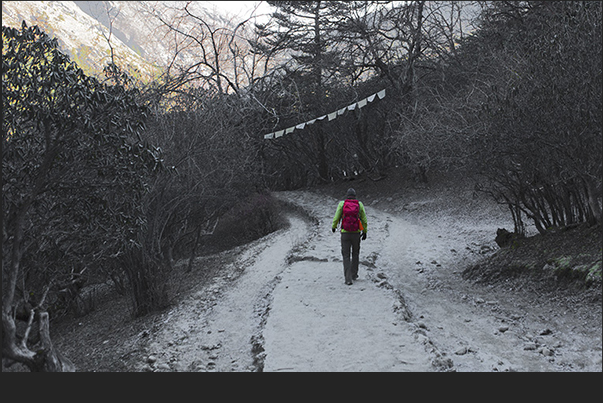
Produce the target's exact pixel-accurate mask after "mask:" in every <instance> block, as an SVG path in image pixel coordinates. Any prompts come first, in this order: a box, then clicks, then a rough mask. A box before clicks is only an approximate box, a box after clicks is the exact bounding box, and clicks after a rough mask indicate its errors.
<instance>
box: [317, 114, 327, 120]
mask: <svg viewBox="0 0 603 403" xmlns="http://www.w3.org/2000/svg"><path fill="white" fill-rule="evenodd" d="M326 117H327V115H322V116H321V117H319V118H316V120H323V119H324V118H326Z"/></svg>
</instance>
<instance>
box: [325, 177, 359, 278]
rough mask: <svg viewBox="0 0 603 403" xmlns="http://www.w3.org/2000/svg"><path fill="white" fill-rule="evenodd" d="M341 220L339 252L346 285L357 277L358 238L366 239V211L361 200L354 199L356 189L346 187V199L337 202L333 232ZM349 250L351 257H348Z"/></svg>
mask: <svg viewBox="0 0 603 403" xmlns="http://www.w3.org/2000/svg"><path fill="white" fill-rule="evenodd" d="M339 221H341V254H342V255H343V275H344V277H345V283H346V284H347V285H351V284H352V280H356V279H357V278H358V259H359V256H360V239H362V240H363V241H364V240H365V239H366V230H367V229H366V227H367V222H366V212H365V210H364V205H363V204H362V202H360V201H358V199H356V191H355V190H354V189H352V188H350V189H348V191H347V194H346V199H345V200H343V201H340V202H339V205H338V206H337V211H336V212H335V217H333V225H332V226H331V229H332V230H333V232H335V230H336V229H337V225H338V224H339ZM350 252H351V259H350Z"/></svg>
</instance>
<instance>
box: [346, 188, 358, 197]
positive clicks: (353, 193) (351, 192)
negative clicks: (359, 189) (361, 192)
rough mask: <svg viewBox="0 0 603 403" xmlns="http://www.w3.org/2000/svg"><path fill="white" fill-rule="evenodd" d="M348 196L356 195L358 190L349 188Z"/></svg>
mask: <svg viewBox="0 0 603 403" xmlns="http://www.w3.org/2000/svg"><path fill="white" fill-rule="evenodd" d="M346 197H356V191H355V190H354V189H352V188H349V189H348V192H347V193H346Z"/></svg>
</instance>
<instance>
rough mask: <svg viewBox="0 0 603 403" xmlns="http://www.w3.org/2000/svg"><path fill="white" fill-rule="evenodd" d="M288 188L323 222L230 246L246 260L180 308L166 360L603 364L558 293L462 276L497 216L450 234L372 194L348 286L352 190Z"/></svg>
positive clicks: (433, 366) (171, 318)
mask: <svg viewBox="0 0 603 403" xmlns="http://www.w3.org/2000/svg"><path fill="white" fill-rule="evenodd" d="M275 196H276V197H278V198H280V199H282V200H284V201H287V202H289V203H292V204H294V205H296V206H298V207H301V208H302V209H303V210H304V211H306V212H307V213H308V214H309V215H310V216H311V217H312V219H311V220H307V219H304V218H302V217H301V216H300V215H298V214H296V213H292V214H291V215H290V216H289V219H290V222H291V226H290V228H287V229H282V230H279V231H277V232H275V233H273V234H270V235H268V236H267V237H264V238H262V239H259V240H257V241H255V242H252V243H250V244H248V245H245V246H243V247H242V248H239V249H237V250H235V251H228V252H226V253H229V254H233V253H234V255H233V256H237V259H236V261H235V262H234V263H233V264H231V265H230V266H229V267H227V268H226V269H225V270H223V271H221V272H220V275H219V276H218V277H217V278H215V279H214V280H213V282H211V283H209V284H203V285H201V286H200V287H199V289H198V290H196V291H195V292H193V293H192V294H191V295H189V296H188V297H187V298H185V299H184V300H182V301H181V303H180V304H179V305H178V306H177V307H175V308H174V309H172V310H171V311H170V312H169V313H168V314H166V316H165V319H164V320H163V323H162V324H161V326H160V329H159V330H158V331H157V332H155V333H154V334H153V336H152V337H151V338H150V340H149V344H148V346H147V351H148V352H149V353H150V354H151V355H153V357H154V358H153V360H154V361H153V368H155V369H154V370H160V371H220V372H230V371H237V372H238V371H265V372H281V371H283V372H285V371H290V372H318V371H320V372H346V371H350V372H352V371H353V372H370V371H381V372H387V371H396V372H404V371H412V372H432V371H459V372H461V371H471V372H492V371H494V372H496V371H559V370H561V371H565V370H570V371H571V370H574V369H576V368H577V369H582V370H584V369H586V370H592V369H593V368H594V370H600V367H601V350H600V347H597V346H600V342H601V337H600V335H599V336H596V335H595V336H593V335H591V334H588V333H585V334H584V335H582V334H577V333H576V332H574V329H575V327H572V326H571V323H575V318H572V317H570V316H568V319H567V323H568V324H569V325H567V326H566V325H565V322H566V319H565V318H564V317H557V318H549V316H550V312H551V310H550V309H549V308H548V306H547V305H546V304H543V305H542V307H540V308H539V309H537V307H535V306H532V305H530V301H529V300H528V299H514V297H513V296H512V295H507V293H505V292H504V290H501V291H502V292H495V291H494V290H490V289H485V288H480V287H475V286H473V285H471V284H469V283H467V282H465V281H463V280H462V279H461V278H460V274H459V270H462V268H464V267H466V265H467V264H468V263H469V261H470V260H471V259H474V258H479V257H480V253H479V251H480V250H481V249H482V248H483V246H484V244H483V242H482V241H483V239H485V238H487V237H488V234H493V233H495V229H496V224H498V223H497V222H486V221H483V220H482V221H479V222H478V223H477V224H476V223H472V222H468V223H465V224H463V225H461V226H457V227H455V231H446V230H443V227H442V225H441V224H442V223H441V222H436V223H435V224H434V223H433V222H421V223H417V222H409V221H406V220H404V219H402V218H401V216H400V215H398V214H395V213H392V214H390V213H389V212H387V211H380V210H377V209H373V208H371V205H370V202H369V203H367V202H365V207H366V210H367V216H368V223H369V224H368V225H369V227H368V229H369V232H368V234H369V235H368V238H367V240H366V241H363V242H362V244H361V250H360V269H359V279H358V280H357V281H355V282H354V284H353V285H351V286H348V285H345V284H344V277H343V265H342V258H341V251H340V235H339V233H335V234H333V233H332V232H331V230H330V226H331V219H332V216H333V214H334V212H335V209H336V206H337V202H338V200H336V199H333V198H331V197H328V196H325V195H322V194H319V193H316V192H304V191H296V192H279V193H277V194H275ZM446 228H448V227H446ZM459 228H461V229H460V230H459ZM443 235H444V236H443ZM566 314H567V315H570V314H569V313H566ZM566 314H564V315H566ZM555 326H556V327H555ZM551 327H555V329H556V330H555V333H554V334H553V336H551V332H550V331H549V329H550V328H551ZM543 330H545V332H544V333H543V334H544V336H540V335H539V333H540V332H542V331H543ZM593 337H595V338H596V340H593ZM597 337H598V339H597ZM597 343H598V345H597ZM593 345H594V347H593ZM143 370H144V369H143ZM147 370H148V369H147Z"/></svg>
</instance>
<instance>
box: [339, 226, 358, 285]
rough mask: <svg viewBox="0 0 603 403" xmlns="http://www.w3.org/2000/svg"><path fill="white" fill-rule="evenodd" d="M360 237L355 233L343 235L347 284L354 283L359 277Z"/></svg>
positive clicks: (344, 272)
mask: <svg viewBox="0 0 603 403" xmlns="http://www.w3.org/2000/svg"><path fill="white" fill-rule="evenodd" d="M360 236H361V234H360V233H359V232H358V233H354V232H342V233H341V255H342V256H343V275H344V277H345V282H346V283H348V282H352V279H353V278H355V277H356V276H358V259H359V256H360Z"/></svg>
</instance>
